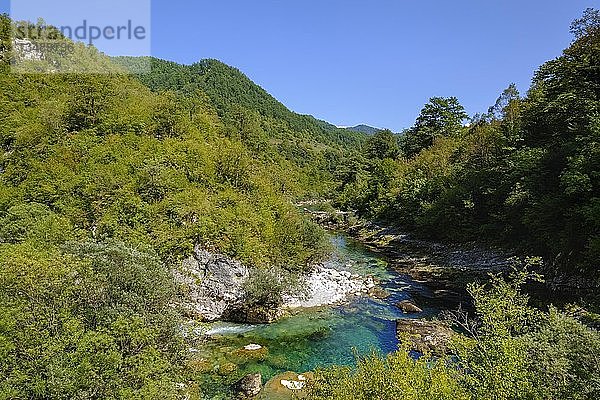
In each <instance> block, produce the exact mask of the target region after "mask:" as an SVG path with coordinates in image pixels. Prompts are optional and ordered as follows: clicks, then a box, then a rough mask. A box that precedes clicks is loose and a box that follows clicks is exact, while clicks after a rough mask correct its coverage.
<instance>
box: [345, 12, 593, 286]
mask: <svg viewBox="0 0 600 400" xmlns="http://www.w3.org/2000/svg"><path fill="white" fill-rule="evenodd" d="M572 32H573V33H574V35H575V39H574V41H573V43H572V45H571V46H570V47H569V48H568V49H566V50H565V51H564V53H563V55H561V56H560V57H558V58H556V59H555V60H552V61H550V62H548V63H546V64H544V65H543V66H542V67H540V69H539V70H538V71H537V72H536V74H535V78H534V80H533V83H532V86H531V88H530V90H529V91H528V93H527V94H526V95H525V96H524V97H522V96H521V95H520V94H519V93H518V91H517V89H516V87H515V86H514V85H511V86H509V87H508V88H507V89H506V90H505V91H504V92H503V93H502V95H501V96H500V97H499V98H498V101H497V102H496V104H495V105H493V106H492V107H491V108H490V110H489V111H488V112H487V113H485V114H482V115H478V116H476V117H474V118H473V119H472V120H471V121H470V123H468V124H467V122H468V118H467V114H466V113H465V111H464V109H463V107H462V106H461V105H460V103H459V102H458V100H457V99H456V98H432V99H431V101H430V102H429V103H428V104H426V105H425V106H424V108H423V109H422V111H421V114H420V116H419V118H418V119H417V121H416V123H415V125H414V126H413V127H412V128H410V129H408V130H407V131H406V132H405V133H404V135H402V136H401V137H400V139H399V140H397V138H395V137H393V136H391V133H389V132H381V133H379V134H377V135H376V136H375V137H373V138H372V139H371V140H370V141H369V143H368V145H367V146H366V147H365V152H364V153H363V158H362V159H360V160H352V161H351V162H350V163H349V164H348V167H347V168H346V169H345V170H346V171H351V173H347V174H345V175H344V176H342V178H343V183H342V186H341V187H340V195H339V196H338V202H339V203H340V204H341V205H343V206H345V207H347V208H351V209H357V210H359V211H360V212H361V213H363V214H364V215H367V216H370V217H372V218H383V219H386V220H388V221H390V222H392V223H395V224H398V225H400V226H404V227H410V228H412V229H415V230H417V231H418V232H420V233H421V234H422V235H428V236H431V237H436V238H446V239H451V240H457V239H459V240H487V241H488V242H492V243H495V244H500V245H503V246H509V247H515V248H518V249H519V250H520V251H521V252H522V253H525V254H535V255H541V256H544V259H545V262H546V266H547V269H546V272H548V273H550V275H551V276H555V277H557V276H560V277H562V278H565V277H566V279H567V281H570V285H575V286H579V285H583V286H587V287H592V288H597V287H598V286H597V285H598V284H599V278H600V273H599V271H600V269H599V267H598V259H600V175H599V171H600V147H599V143H600V119H599V115H600V114H599V112H600V27H599V24H598V18H597V15H596V14H595V13H594V12H593V10H589V11H588V12H587V13H586V15H585V17H584V18H583V19H581V20H578V21H576V22H575V23H574V24H573V27H572Z"/></svg>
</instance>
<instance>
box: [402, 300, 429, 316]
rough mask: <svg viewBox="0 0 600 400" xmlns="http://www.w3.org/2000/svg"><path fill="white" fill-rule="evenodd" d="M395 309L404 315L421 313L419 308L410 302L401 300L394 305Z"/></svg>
mask: <svg viewBox="0 0 600 400" xmlns="http://www.w3.org/2000/svg"><path fill="white" fill-rule="evenodd" d="M396 307H398V308H399V309H400V310H402V312H403V313H405V314H418V313H422V312H423V310H422V309H421V308H419V307H418V306H417V305H415V304H414V303H413V302H412V301H410V300H402V301H400V302H398V303H397V304H396Z"/></svg>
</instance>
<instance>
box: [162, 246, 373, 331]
mask: <svg viewBox="0 0 600 400" xmlns="http://www.w3.org/2000/svg"><path fill="white" fill-rule="evenodd" d="M251 273H252V270H251V269H250V268H248V267H247V266H245V265H243V264H242V263H240V262H238V261H236V260H234V259H231V258H229V257H226V256H223V255H220V254H216V253H212V252H210V251H208V250H206V249H202V248H201V247H199V246H197V247H196V248H195V250H194V254H193V255H192V256H191V257H189V258H187V259H185V260H184V261H183V263H182V264H181V266H180V267H179V268H177V269H176V270H174V271H173V274H174V277H175V281H176V282H177V283H178V284H179V285H180V287H181V290H182V296H181V298H182V300H181V303H180V304H179V306H181V307H182V308H183V309H184V310H185V311H186V312H187V314H188V316H189V317H190V318H193V319H196V320H198V321H202V322H213V321H218V320H224V321H232V322H247V323H270V322H273V321H275V320H277V319H278V318H280V317H282V316H283V315H285V313H286V312H287V311H289V310H295V309H299V308H317V307H323V306H330V305H335V304H340V303H343V302H345V301H347V300H349V299H350V298H352V297H353V296H361V295H368V294H369V293H371V292H372V291H374V289H375V288H376V287H377V283H376V281H375V280H374V279H373V278H371V277H362V276H359V275H356V274H352V273H350V272H347V271H338V270H337V269H335V268H333V266H331V265H329V266H328V265H327V264H325V265H317V266H315V267H314V268H313V269H312V271H311V272H309V273H308V274H306V275H304V276H301V277H300V280H301V287H303V288H304V290H299V291H298V292H297V293H287V294H285V295H284V298H283V303H282V304H281V306H280V307H278V308H276V309H268V310H265V309H262V308H260V309H258V308H256V309H255V308H253V307H249V306H248V305H247V304H244V298H245V288H244V285H245V283H246V282H247V280H248V279H249V278H250V276H251Z"/></svg>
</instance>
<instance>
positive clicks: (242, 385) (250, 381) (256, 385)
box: [233, 374, 262, 399]
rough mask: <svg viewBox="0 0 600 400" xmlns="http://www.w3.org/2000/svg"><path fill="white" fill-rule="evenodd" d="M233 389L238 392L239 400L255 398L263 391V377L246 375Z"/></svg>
mask: <svg viewBox="0 0 600 400" xmlns="http://www.w3.org/2000/svg"><path fill="white" fill-rule="evenodd" d="M233 389H234V390H235V391H236V393H237V395H238V398H242V399H247V398H253V397H255V396H256V395H258V394H259V393H260V391H261V389H262V375H261V374H250V375H246V376H245V377H243V378H242V379H240V380H239V381H237V382H236V383H235V384H234V385H233Z"/></svg>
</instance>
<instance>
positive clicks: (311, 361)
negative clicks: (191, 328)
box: [192, 233, 456, 399]
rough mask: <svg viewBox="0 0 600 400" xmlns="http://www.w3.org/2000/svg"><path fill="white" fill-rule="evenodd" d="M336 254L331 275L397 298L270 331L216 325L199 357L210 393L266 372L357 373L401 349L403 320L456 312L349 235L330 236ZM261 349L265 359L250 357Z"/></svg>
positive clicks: (355, 304) (365, 300) (307, 313)
mask: <svg viewBox="0 0 600 400" xmlns="http://www.w3.org/2000/svg"><path fill="white" fill-rule="evenodd" d="M329 236H330V240H331V242H332V244H333V245H334V249H335V250H334V253H333V255H332V258H331V260H330V261H329V262H328V263H327V266H328V267H332V268H336V269H338V270H343V271H349V272H351V273H353V274H360V275H363V276H373V277H376V278H377V279H378V280H379V281H380V282H381V286H382V287H383V288H385V289H386V290H387V291H388V292H389V293H390V294H391V296H390V297H388V298H387V299H385V300H377V299H373V298H369V297H356V298H353V299H351V300H350V301H349V302H348V303H346V304H344V305H339V306H335V307H327V308H321V309H315V310H303V311H300V312H297V313H295V314H294V315H291V316H288V317H286V318H284V319H282V320H280V321H278V322H276V323H273V324H270V325H257V326H253V325H240V324H230V323H214V324H211V325H210V326H208V327H207V328H206V329H208V332H209V333H210V337H211V338H210V340H208V341H206V342H205V343H203V344H202V345H200V346H198V348H197V349H192V350H193V351H194V352H197V357H196V358H197V359H200V360H205V365H204V367H205V369H206V370H207V372H209V373H208V374H206V375H205V377H206V382H205V384H204V392H205V394H206V395H207V396H208V398H213V399H217V398H226V397H220V396H222V393H223V388H224V386H225V385H226V384H228V383H231V380H233V379H235V378H236V377H240V376H243V375H245V374H249V373H255V372H260V373H261V374H262V376H263V379H266V380H268V379H270V378H272V377H273V376H275V375H277V374H279V373H281V372H285V371H295V372H298V373H302V372H306V371H311V370H314V369H316V368H323V367H328V366H332V365H349V366H351V365H353V364H354V363H355V360H356V356H357V355H362V354H368V353H370V352H376V353H379V354H382V355H383V354H388V353H390V352H393V351H394V350H396V349H397V346H398V340H397V338H396V320H398V319H400V318H424V317H431V316H434V315H437V314H438V313H439V312H440V311H441V308H453V307H455V305H456V304H455V303H452V302H450V301H448V302H443V301H442V306H441V305H440V301H439V300H440V299H439V297H438V298H437V299H436V296H435V295H434V294H433V293H432V292H431V291H430V289H428V287H427V286H426V285H424V284H422V283H419V282H417V281H415V280H413V279H412V278H411V277H410V276H409V275H406V274H401V273H398V272H396V271H395V270H394V269H392V268H391V267H390V266H389V264H388V261H387V260H386V259H385V257H384V256H382V255H381V254H378V253H375V252H373V251H371V250H369V249H368V248H367V247H365V246H364V245H363V244H361V243H360V242H358V241H356V240H354V239H352V238H350V237H348V236H347V235H345V234H341V233H329ZM415 298H418V305H419V306H420V307H421V308H422V309H423V312H422V313H419V314H412V315H410V316H408V315H406V314H404V313H402V312H401V311H400V310H399V309H398V308H397V307H396V304H397V303H398V302H399V301H401V300H406V299H415ZM249 344H258V345H260V346H262V347H263V350H262V351H260V352H244V351H243V350H241V349H243V347H244V346H247V345H249Z"/></svg>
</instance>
